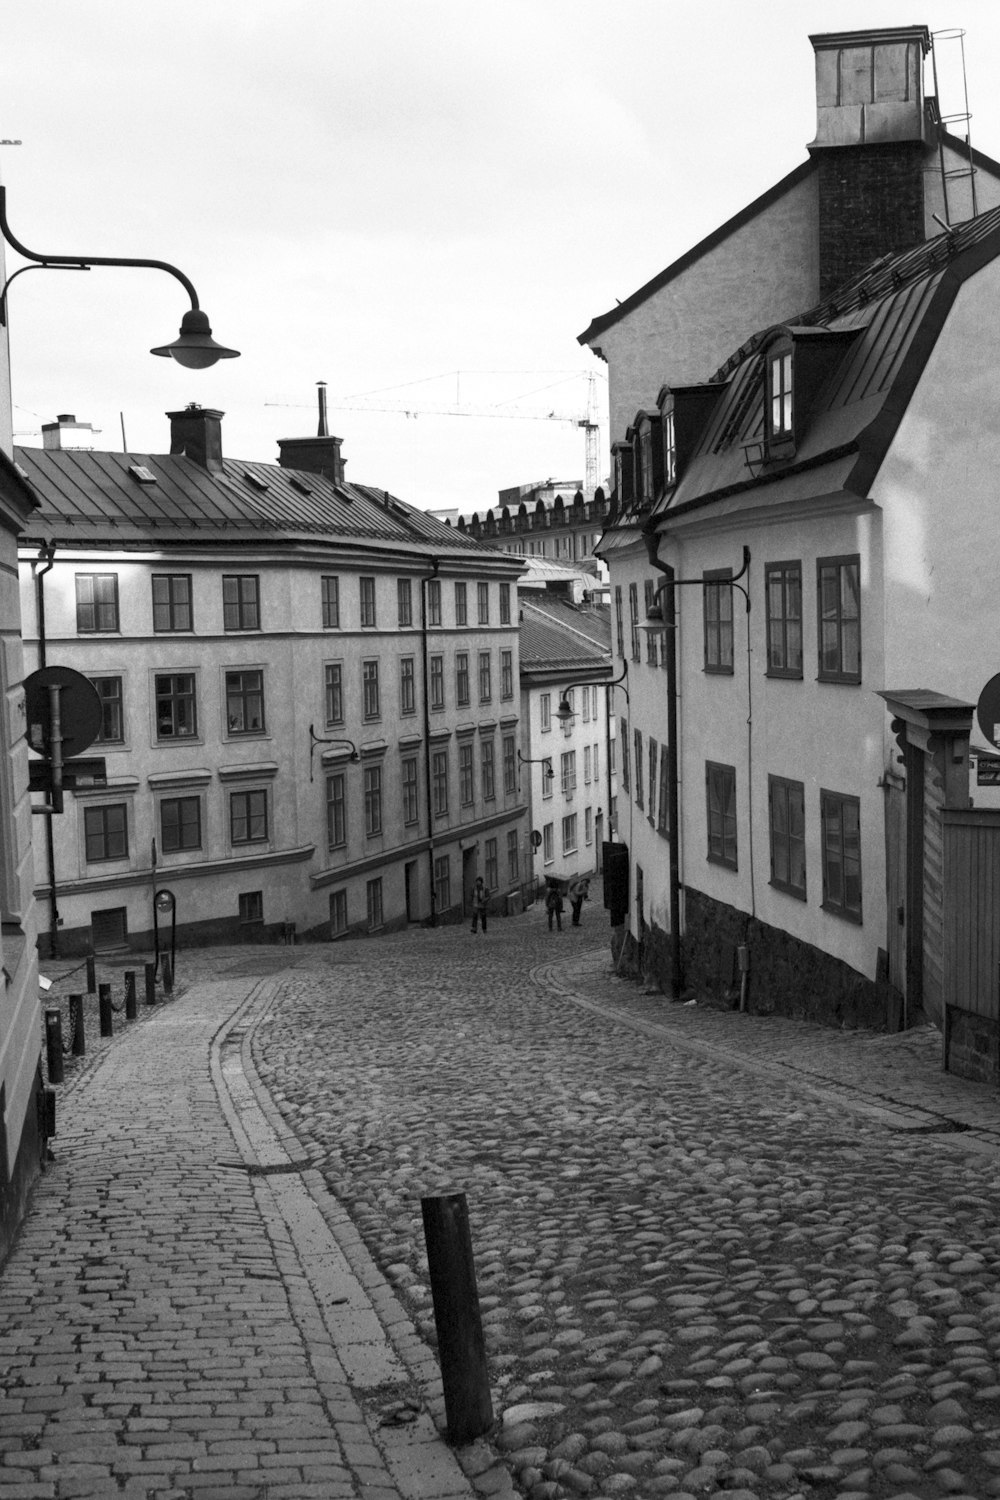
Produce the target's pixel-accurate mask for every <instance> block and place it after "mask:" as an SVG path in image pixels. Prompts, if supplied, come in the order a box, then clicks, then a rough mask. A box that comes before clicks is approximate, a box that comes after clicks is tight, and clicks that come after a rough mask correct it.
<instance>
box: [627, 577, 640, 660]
mask: <svg viewBox="0 0 1000 1500" xmlns="http://www.w3.org/2000/svg"><path fill="white" fill-rule="evenodd" d="M628 618H629V629H630V631H631V634H632V660H633V661H638V660H639V658H640V651H639V585H638V584H636V583H630V584H629V586H628Z"/></svg>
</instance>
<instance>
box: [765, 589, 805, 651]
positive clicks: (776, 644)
mask: <svg viewBox="0 0 1000 1500" xmlns="http://www.w3.org/2000/svg"><path fill="white" fill-rule="evenodd" d="M764 589H765V592H766V595H767V675H768V676H769V677H801V676H802V565H801V563H797V562H781V563H768V565H767V567H766V568H765V569H764Z"/></svg>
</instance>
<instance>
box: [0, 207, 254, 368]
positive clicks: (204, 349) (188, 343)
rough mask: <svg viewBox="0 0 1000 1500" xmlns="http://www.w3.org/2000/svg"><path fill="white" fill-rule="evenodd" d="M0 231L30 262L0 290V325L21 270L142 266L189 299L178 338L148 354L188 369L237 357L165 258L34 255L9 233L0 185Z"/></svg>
mask: <svg viewBox="0 0 1000 1500" xmlns="http://www.w3.org/2000/svg"><path fill="white" fill-rule="evenodd" d="M0 234H2V235H3V237H4V239H5V240H6V241H7V243H8V245H10V246H12V248H13V249H14V250H16V251H17V253H18V255H23V256H24V258H25V260H30V261H33V262H34V264H33V265H30V266H21V267H20V269H19V270H17V271H14V272H13V273H12V274H11V275H10V276H8V278H7V280H6V282H5V283H4V285H3V288H2V289H0V326H6V323H7V289H8V287H9V286H10V284H11V282H12V281H13V280H14V279H15V278H16V277H18V276H20V275H22V274H23V273H24V272H25V271H39V270H41V271H55V270H70V271H89V270H90V268H91V266H143V267H146V268H147V269H149V270H153V271H166V272H167V273H168V275H170V276H173V277H175V278H176V280H177V281H179V282H180V284H181V286H182V287H183V288H184V290H185V291H186V292H187V294H188V296H189V297H190V298H191V307H190V310H189V311H188V312H186V313H185V314H184V316H183V318H182V319H181V328H180V335H179V337H178V338H176V339H175V340H174V341H173V343H172V344H161V345H160V346H159V347H158V348H156V349H151V350H150V351H149V352H150V354H161V355H163V356H165V357H169V358H171V359H175V360H176V361H177V363H178V364H179V365H184V367H185V368H186V369H188V370H206V369H208V367H209V365H214V364H215V363H216V361H217V360H220V359H237V358H238V357H239V352H240V351H239V350H238V349H227V348H226V347H225V345H224V344H218V343H216V341H215V339H213V337H212V329H211V326H210V325H209V321H208V314H207V313H206V312H205V311H204V310H203V309H202V308H201V307H199V305H198V293H197V292H196V291H195V289H194V287H193V285H192V284H191V282H190V281H189V280H188V278H187V277H186V276H185V275H184V272H183V271H178V269H177V267H176V266H171V265H169V264H168V263H167V262H166V261H165V260H132V259H122V258H121V257H117V256H111V255H37V254H36V253H35V251H34V250H28V249H27V248H26V247H25V246H24V245H22V244H21V242H20V240H17V239H15V238H14V236H13V235H12V234H11V232H10V225H9V224H8V223H7V189H6V188H4V187H0Z"/></svg>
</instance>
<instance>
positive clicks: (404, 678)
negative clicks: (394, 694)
mask: <svg viewBox="0 0 1000 1500" xmlns="http://www.w3.org/2000/svg"><path fill="white" fill-rule="evenodd" d="M416 711H417V660H416V657H414V656H401V657H400V658H399V712H400V716H401V717H402V718H404V719H405V718H409V716H410V715H411V714H415V713H416Z"/></svg>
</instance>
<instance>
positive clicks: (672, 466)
mask: <svg viewBox="0 0 1000 1500" xmlns="http://www.w3.org/2000/svg"><path fill="white" fill-rule="evenodd" d="M661 423H662V431H663V483H664V485H665V486H666V487H667V488H669V487H670V485H672V484H676V483H677V428H676V426H675V424H674V414H673V412H672V411H665V412H664V413H663V415H662V417H661Z"/></svg>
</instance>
